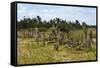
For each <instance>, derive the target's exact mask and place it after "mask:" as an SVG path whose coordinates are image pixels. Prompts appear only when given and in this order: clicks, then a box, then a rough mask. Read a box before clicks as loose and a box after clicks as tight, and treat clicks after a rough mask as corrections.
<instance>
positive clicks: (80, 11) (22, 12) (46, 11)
mask: <svg viewBox="0 0 100 68" xmlns="http://www.w3.org/2000/svg"><path fill="white" fill-rule="evenodd" d="M24 16H25V17H26V18H34V17H36V16H40V17H41V19H42V20H46V21H49V20H50V19H53V18H56V17H59V18H61V19H63V20H66V21H75V20H79V22H80V24H82V22H86V24H88V25H96V8H89V7H75V6H57V5H41V4H26V3H24V4H23V3H18V4H17V20H18V21H20V20H21V19H23V18H24Z"/></svg>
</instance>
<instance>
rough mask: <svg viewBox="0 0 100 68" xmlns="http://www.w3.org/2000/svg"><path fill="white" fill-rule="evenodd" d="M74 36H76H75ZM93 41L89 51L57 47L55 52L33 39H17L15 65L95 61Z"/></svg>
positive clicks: (51, 46) (62, 46)
mask: <svg viewBox="0 0 100 68" xmlns="http://www.w3.org/2000/svg"><path fill="white" fill-rule="evenodd" d="M80 32H81V31H80ZM74 35H76V36H78V35H77V34H74ZM95 35H96V34H95ZM94 40H95V41H94V43H92V50H89V51H87V50H86V49H82V50H76V49H73V48H70V47H65V46H64V45H61V46H59V50H58V51H56V50H54V49H53V44H47V43H46V45H45V46H44V45H43V44H42V42H39V44H37V43H36V42H35V41H34V39H33V38H19V37H18V39H17V44H18V45H17V63H18V64H38V63H56V62H71V61H88V60H96V38H94ZM66 45H67V44H66Z"/></svg>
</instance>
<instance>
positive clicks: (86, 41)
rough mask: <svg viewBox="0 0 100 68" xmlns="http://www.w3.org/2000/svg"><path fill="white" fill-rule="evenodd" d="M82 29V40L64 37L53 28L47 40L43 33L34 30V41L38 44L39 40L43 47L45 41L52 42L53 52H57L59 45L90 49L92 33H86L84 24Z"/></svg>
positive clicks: (69, 36) (70, 36)
mask: <svg viewBox="0 0 100 68" xmlns="http://www.w3.org/2000/svg"><path fill="white" fill-rule="evenodd" d="M82 29H83V37H82V38H83V40H81V43H80V42H79V41H80V40H77V39H76V40H75V39H74V38H73V36H72V35H69V34H67V38H66V35H65V34H64V33H63V32H61V31H59V30H58V29H57V28H55V27H53V28H52V29H51V33H50V34H49V37H48V38H47V36H46V33H45V32H39V29H38V28H36V29H35V41H36V42H37V43H38V44H39V41H40V39H41V40H42V42H43V45H45V44H46V41H53V45H54V50H58V48H59V46H60V45H65V44H67V45H68V46H69V47H76V46H78V45H80V44H82V45H83V47H86V48H91V42H92V31H90V32H89V33H88V29H87V26H86V24H85V23H83V24H82Z"/></svg>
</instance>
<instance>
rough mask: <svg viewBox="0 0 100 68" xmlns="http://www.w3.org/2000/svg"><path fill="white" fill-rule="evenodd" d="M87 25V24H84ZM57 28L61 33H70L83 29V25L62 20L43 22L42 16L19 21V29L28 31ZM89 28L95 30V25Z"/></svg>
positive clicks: (76, 21)
mask: <svg viewBox="0 0 100 68" xmlns="http://www.w3.org/2000/svg"><path fill="white" fill-rule="evenodd" d="M82 23H85V22H82ZM53 26H55V27H56V28H57V29H59V30H60V31H64V32H65V31H70V30H76V29H82V25H81V24H80V22H79V21H78V20H75V21H74V22H71V21H66V20H63V19H60V18H54V19H50V20H49V21H46V20H44V21H43V20H42V19H41V17H40V16H36V17H35V18H25V16H24V18H23V19H21V20H20V21H17V29H18V30H20V29H28V28H41V29H43V30H47V29H49V28H51V27H53ZM87 27H92V28H94V27H95V25H87Z"/></svg>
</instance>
